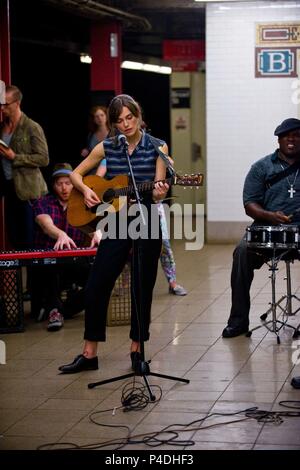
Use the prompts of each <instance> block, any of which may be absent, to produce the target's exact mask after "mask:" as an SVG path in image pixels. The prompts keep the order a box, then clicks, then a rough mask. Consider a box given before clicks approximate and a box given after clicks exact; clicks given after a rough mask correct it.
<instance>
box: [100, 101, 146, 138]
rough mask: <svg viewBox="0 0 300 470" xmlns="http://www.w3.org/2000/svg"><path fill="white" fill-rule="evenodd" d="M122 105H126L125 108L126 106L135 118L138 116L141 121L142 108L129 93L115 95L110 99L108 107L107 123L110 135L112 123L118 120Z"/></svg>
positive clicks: (112, 130) (112, 132)
mask: <svg viewBox="0 0 300 470" xmlns="http://www.w3.org/2000/svg"><path fill="white" fill-rule="evenodd" d="M124 106H126V108H128V109H129V111H130V112H131V113H132V114H133V115H134V116H135V117H136V118H140V121H141V122H142V110H141V107H140V105H139V103H138V102H137V101H135V100H134V99H133V98H132V97H131V96H129V95H118V96H115V97H114V98H113V99H112V100H111V102H110V105H109V108H108V125H109V128H110V129H111V134H112V135H113V134H114V124H116V123H117V122H118V119H119V116H120V114H121V112H122V109H123V107H124Z"/></svg>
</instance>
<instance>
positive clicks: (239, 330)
mask: <svg viewBox="0 0 300 470" xmlns="http://www.w3.org/2000/svg"><path fill="white" fill-rule="evenodd" d="M245 333H248V327H242V326H241V327H237V326H226V328H224V330H223V333H222V336H223V338H234V337H235V336H240V335H243V334H245Z"/></svg>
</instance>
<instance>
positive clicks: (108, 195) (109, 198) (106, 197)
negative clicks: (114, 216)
mask: <svg viewBox="0 0 300 470" xmlns="http://www.w3.org/2000/svg"><path fill="white" fill-rule="evenodd" d="M115 197H116V193H115V191H114V190H113V189H108V190H107V191H105V193H104V194H103V196H102V201H103V202H107V203H109V202H110V203H111V202H113V200H114V199H115Z"/></svg>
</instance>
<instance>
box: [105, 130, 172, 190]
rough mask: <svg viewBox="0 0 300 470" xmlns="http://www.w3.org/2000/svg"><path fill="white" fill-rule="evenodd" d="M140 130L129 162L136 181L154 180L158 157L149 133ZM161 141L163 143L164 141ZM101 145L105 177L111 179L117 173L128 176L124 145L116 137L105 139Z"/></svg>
mask: <svg viewBox="0 0 300 470" xmlns="http://www.w3.org/2000/svg"><path fill="white" fill-rule="evenodd" d="M142 132H143V134H142V138H141V140H140V142H139V143H138V145H137V147H136V148H135V150H134V151H133V153H132V154H131V155H130V162H131V165H132V169H133V173H134V176H135V179H136V182H137V183H142V182H144V181H153V180H154V177H155V171H156V160H157V157H158V154H157V151H156V150H155V147H154V145H153V144H152V142H151V140H150V135H149V134H146V133H145V132H144V131H142ZM161 142H162V145H163V144H164V142H163V141H161ZM103 146H104V151H105V158H106V168H107V172H106V175H105V177H106V178H107V179H111V178H114V177H115V176H117V175H128V176H130V173H129V168H128V162H127V158H126V153H125V150H124V146H123V145H122V144H119V143H118V141H117V139H116V138H110V139H105V140H104V141H103Z"/></svg>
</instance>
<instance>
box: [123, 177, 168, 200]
mask: <svg viewBox="0 0 300 470" xmlns="http://www.w3.org/2000/svg"><path fill="white" fill-rule="evenodd" d="M161 181H162V182H163V183H167V184H169V185H171V184H173V182H174V181H173V178H172V177H170V178H167V179H165V180H161ZM155 183H157V181H145V182H144V183H138V184H137V185H136V187H137V189H138V191H140V192H146V191H152V189H153V188H154V185H155ZM133 192H134V187H133V186H132V185H131V186H125V187H124V188H120V189H115V195H116V196H128V195H130V194H132V193H133Z"/></svg>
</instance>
